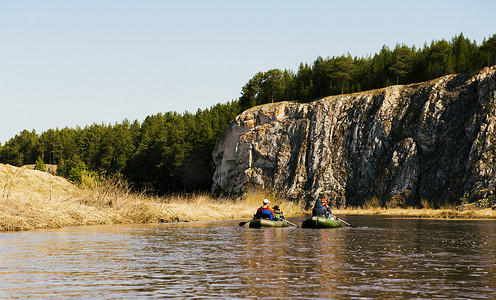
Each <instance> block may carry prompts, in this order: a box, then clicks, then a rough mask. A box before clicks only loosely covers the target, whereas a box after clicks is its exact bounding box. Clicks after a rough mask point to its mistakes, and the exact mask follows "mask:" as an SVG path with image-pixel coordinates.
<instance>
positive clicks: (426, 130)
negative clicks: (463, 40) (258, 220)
mask: <svg viewBox="0 0 496 300" xmlns="http://www.w3.org/2000/svg"><path fill="white" fill-rule="evenodd" d="M495 126H496V66H494V67H491V68H485V69H484V70H482V71H481V72H480V73H478V74H476V75H474V76H469V75H448V76H444V77H441V78H438V79H435V80H432V81H429V82H425V83H420V84H411V85H396V86H390V87H387V88H384V89H380V90H373V91H368V92H362V93H356V94H350V95H340V96H331V97H326V98H323V99H320V100H318V101H315V102H312V103H306V104H302V103H295V102H280V103H274V104H267V105H263V106H258V107H254V108H251V109H249V110H247V111H245V112H243V113H242V114H241V115H239V116H238V117H237V118H236V119H235V120H234V121H233V122H232V123H231V124H230V125H229V126H228V127H227V129H226V130H225V132H224V134H223V135H222V137H221V138H220V139H219V141H218V142H217V145H216V147H215V149H214V152H213V159H214V164H215V168H216V170H215V173H214V177H213V182H214V184H213V187H212V192H213V193H214V194H217V195H219V194H220V195H240V194H242V193H244V192H247V191H249V190H251V189H257V188H262V189H265V190H270V191H273V192H275V193H278V194H280V195H281V196H284V197H287V198H290V199H294V200H297V201H307V202H308V201H311V200H313V199H315V198H316V197H320V196H323V197H326V198H327V199H330V200H331V201H332V202H333V203H332V204H333V205H335V206H344V205H362V204H364V203H366V202H367V201H371V199H373V200H374V201H378V202H379V204H380V205H383V206H389V207H392V206H412V205H418V204H419V203H420V202H421V201H422V202H424V203H427V202H428V203H431V204H435V205H441V204H447V203H456V204H459V203H460V202H476V201H477V202H478V203H482V204H484V203H494V201H495V188H496V147H495V145H496V135H495ZM425 201H427V202H425Z"/></svg>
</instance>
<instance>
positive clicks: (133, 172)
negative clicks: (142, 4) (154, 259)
mask: <svg viewBox="0 0 496 300" xmlns="http://www.w3.org/2000/svg"><path fill="white" fill-rule="evenodd" d="M495 64H496V34H494V35H493V36H491V37H490V38H488V39H484V41H483V42H482V43H481V44H480V45H478V44H477V43H476V42H475V41H470V40H469V39H468V38H466V37H464V36H463V34H460V35H457V36H455V37H453V38H452V39H451V40H449V41H448V40H444V39H442V40H439V41H432V42H431V43H430V44H425V45H424V46H423V47H422V48H416V47H415V46H411V47H410V46H407V45H403V44H397V45H396V46H395V48H394V49H390V48H388V47H386V46H383V47H382V49H380V50H379V52H378V53H376V54H374V55H370V56H367V57H352V56H351V55H349V54H348V55H342V56H333V57H327V58H322V57H318V58H317V59H316V60H315V61H314V62H313V64H312V65H308V64H303V63H301V64H300V67H299V69H298V70H297V71H296V72H294V71H291V70H284V71H282V70H279V69H273V70H269V71H266V72H259V73H257V74H255V75H254V76H253V77H252V78H251V79H250V80H249V81H248V82H247V83H246V84H245V85H244V86H243V87H242V89H241V96H240V98H239V99H237V100H233V101H231V102H228V103H225V104H217V105H215V106H212V107H211V108H209V109H205V110H198V111H197V112H196V113H195V114H192V113H189V112H185V113H183V114H179V113H176V112H167V113H158V114H156V115H152V116H149V117H147V118H146V119H145V120H144V121H143V122H142V123H139V122H138V121H134V122H130V121H128V120H124V121H123V122H122V123H119V124H114V125H104V124H102V125H97V124H93V125H91V126H86V127H84V128H80V127H77V128H75V129H74V128H64V129H50V130H48V131H45V132H43V133H41V134H38V133H36V132H35V131H34V130H33V131H28V130H24V131H22V132H20V133H19V134H17V135H16V136H15V137H13V138H12V139H10V140H9V141H7V142H6V143H5V144H4V145H0V163H5V164H11V165H15V166H22V165H27V164H36V165H37V166H40V165H41V166H42V165H44V164H56V165H58V174H59V175H61V176H64V177H67V178H69V179H70V180H71V181H73V182H75V183H79V184H81V183H82V180H83V177H84V176H90V177H91V178H95V179H96V178H98V177H100V176H122V177H123V178H125V179H126V180H127V181H128V182H129V183H130V184H131V185H132V186H133V187H134V188H136V189H139V190H143V189H145V190H146V191H148V192H151V193H158V194H165V193H173V192H193V191H209V190H210V187H211V184H212V174H213V163H212V157H211V153H212V150H213V148H214V146H215V143H216V141H217V139H218V138H219V137H220V135H221V134H222V132H223V131H224V129H225V128H226V126H227V125H228V124H229V123H230V122H231V121H232V120H233V119H234V118H235V117H236V116H237V115H238V114H239V113H241V112H242V111H243V110H245V109H248V108H250V107H253V106H256V105H261V104H265V103H271V102H279V101H287V100H295V101H299V102H309V101H312V100H315V99H318V98H321V97H325V96H329V95H337V94H343V93H353V92H360V91H365V90H371V89H376V88H382V87H386V86H390V85H395V84H408V83H415V82H422V81H427V80H430V79H434V78H437V77H440V76H443V75H447V74H453V73H472V72H476V71H478V70H480V69H481V68H483V67H486V66H492V65H495Z"/></svg>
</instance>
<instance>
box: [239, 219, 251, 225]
mask: <svg viewBox="0 0 496 300" xmlns="http://www.w3.org/2000/svg"><path fill="white" fill-rule="evenodd" d="M251 221H253V219H251V220H250V221H246V222H239V226H245V224H246V223H250V222H251Z"/></svg>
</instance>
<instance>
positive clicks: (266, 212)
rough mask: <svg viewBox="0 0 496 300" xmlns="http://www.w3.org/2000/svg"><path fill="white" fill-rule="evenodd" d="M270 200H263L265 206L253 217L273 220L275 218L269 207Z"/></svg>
mask: <svg viewBox="0 0 496 300" xmlns="http://www.w3.org/2000/svg"><path fill="white" fill-rule="evenodd" d="M269 203H270V201H269V199H264V200H263V205H262V206H260V207H259V208H258V209H257V213H256V214H255V216H253V218H254V219H268V220H271V221H272V220H273V219H274V217H275V214H274V211H273V210H272V208H270V207H269Z"/></svg>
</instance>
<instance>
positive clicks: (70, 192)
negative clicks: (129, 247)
mask: <svg viewBox="0 0 496 300" xmlns="http://www.w3.org/2000/svg"><path fill="white" fill-rule="evenodd" d="M0 188H1V189H2V190H1V193H2V197H1V198H0V231H17V230H30V229H36V228H59V227H65V226H79V225H96V224H119V223H164V222H186V221H190V222H191V221H211V220H229V219H250V218H251V217H252V216H253V214H254V213H255V211H256V209H257V208H258V207H259V206H260V205H261V200H262V199H264V198H269V200H270V201H271V205H272V206H273V205H279V206H280V207H281V208H282V210H283V211H284V214H285V216H286V217H291V216H301V215H304V214H308V213H309V211H306V210H305V209H304V208H303V206H302V205H299V204H296V203H293V202H289V201H286V200H284V199H278V198H276V197H275V196H273V195H270V194H263V193H258V194H252V195H248V196H245V197H244V198H242V199H230V198H228V199H217V198H212V197H210V196H209V195H207V194H193V195H186V194H185V195H173V196H167V197H158V196H149V195H146V194H145V193H135V192H133V191H131V189H130V188H129V186H128V185H127V184H126V182H125V181H123V180H121V179H118V178H117V179H116V178H114V179H107V180H103V181H101V182H99V183H98V184H95V185H93V186H89V187H87V188H80V187H78V186H76V185H74V184H71V183H70V182H68V181H67V180H66V179H64V178H62V177H58V176H54V175H51V174H49V173H47V172H41V171H35V170H29V169H26V168H18V167H13V166H10V165H3V164H0ZM333 212H334V214H335V215H337V216H341V215H389V216H396V217H409V218H450V219H462V218H463V219H491V218H496V211H495V210H491V209H485V210H481V209H472V208H468V209H465V210H459V209H455V208H446V209H430V208H423V209H414V208H411V209H396V208H389V209H385V208H380V207H367V208H360V209H333Z"/></svg>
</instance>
